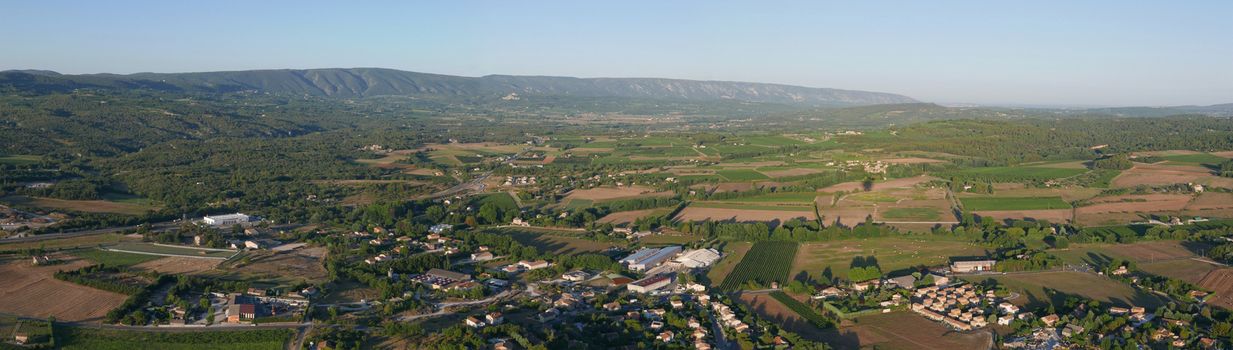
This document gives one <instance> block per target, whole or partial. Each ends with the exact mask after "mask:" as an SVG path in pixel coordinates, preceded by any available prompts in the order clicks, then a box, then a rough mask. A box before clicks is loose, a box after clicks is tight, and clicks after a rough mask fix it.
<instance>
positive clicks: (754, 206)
mask: <svg viewBox="0 0 1233 350" xmlns="http://www.w3.org/2000/svg"><path fill="white" fill-rule="evenodd" d="M689 206H690V207H696V208H715V209H742V210H783V211H799V212H807V213H810V214H811V215H810V216H812V213H813V206H811V205H809V204H808V202H805V203H791V202H789V203H760V202H753V203H740V202H736V203H734V202H706V201H703V202H693V203H691V204H690V205H689Z"/></svg>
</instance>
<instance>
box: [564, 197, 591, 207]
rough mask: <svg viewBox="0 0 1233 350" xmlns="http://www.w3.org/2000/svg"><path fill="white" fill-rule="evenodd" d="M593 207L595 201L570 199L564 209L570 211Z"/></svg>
mask: <svg viewBox="0 0 1233 350" xmlns="http://www.w3.org/2000/svg"><path fill="white" fill-rule="evenodd" d="M593 205H595V201H593V200H590V199H579V198H573V199H570V200H569V202H567V203H565V209H570V210H574V209H586V208H590V207H591V206H593Z"/></svg>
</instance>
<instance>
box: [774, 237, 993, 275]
mask: <svg viewBox="0 0 1233 350" xmlns="http://www.w3.org/2000/svg"><path fill="white" fill-rule="evenodd" d="M796 254H797V256H796V262H795V263H794V264H793V267H792V274H791V275H792V276H793V277H795V276H797V275H799V274H801V273H806V274H809V276H810V277H812V278H818V277H821V276H824V275H828V274H829V276H830V277H840V278H847V276H848V269H849V268H851V267H852V264H853V262H855V260H857V259H864V258H866V257H870V256H872V257H875V258H876V260H877V261H876V265H878V266H879V267H881V268H882V272H883V273H885V274H890V273H891V272H893V271H900V270H906V269H909V268H912V267H915V266H920V265H923V266H943V265H946V264H947V263H948V262H949V261H950V258H951V257H955V256H980V255H985V248H984V247H981V246H977V245H974V244H972V243H971V242H966V241H962V240H957V239H954V238H949V237H932V236H913V237H878V238H865V239H859V240H839V241H833V242H810V243H804V244H801V247H800V249H798V250H797V253H796ZM865 265H870V264H869V263H868V262H866V263H865Z"/></svg>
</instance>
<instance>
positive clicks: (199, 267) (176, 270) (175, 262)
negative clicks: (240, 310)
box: [133, 255, 223, 274]
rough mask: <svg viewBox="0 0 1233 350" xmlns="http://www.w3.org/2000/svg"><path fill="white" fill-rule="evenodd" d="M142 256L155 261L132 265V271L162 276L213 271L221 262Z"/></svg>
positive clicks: (216, 260)
mask: <svg viewBox="0 0 1233 350" xmlns="http://www.w3.org/2000/svg"><path fill="white" fill-rule="evenodd" d="M143 256H152V257H155V258H156V259H154V260H150V261H146V262H143V263H140V264H136V265H133V268H134V269H138V270H143V271H155V272H158V273H164V274H182V273H187V274H197V273H201V272H206V271H210V270H213V269H214V268H215V267H218V265H219V264H221V263H222V262H223V261H222V260H218V259H198V258H185V257H178V256H165V257H158V256H153V255H143Z"/></svg>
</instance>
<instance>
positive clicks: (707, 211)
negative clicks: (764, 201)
mask: <svg viewBox="0 0 1233 350" xmlns="http://www.w3.org/2000/svg"><path fill="white" fill-rule="evenodd" d="M698 204H699V203H696V202H695V203H694V204H690V205H689V206H688V207H685V209H684V210H681V212H680V213H678V214H677V216H676V218H675V220H677V221H704V220H715V221H736V222H747V221H774V220H779V221H787V220H792V219H796V218H805V219H808V220H813V218H814V213H813V208H810V207H795V206H782V207H776V206H747V205H734V206H727V207H722V208H712V207H709V206H713V205H715V204H709V205H698Z"/></svg>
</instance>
